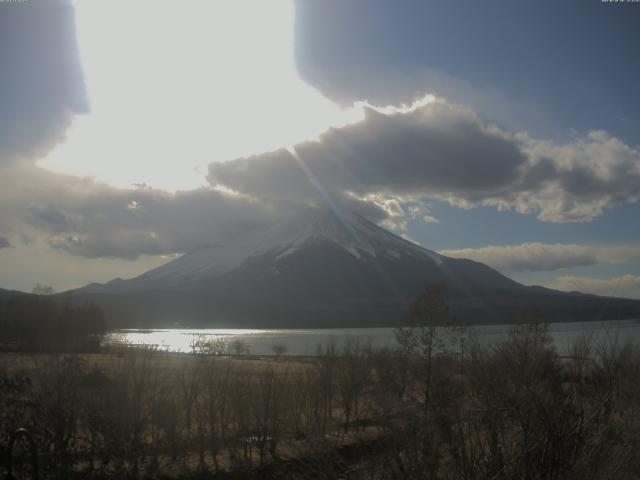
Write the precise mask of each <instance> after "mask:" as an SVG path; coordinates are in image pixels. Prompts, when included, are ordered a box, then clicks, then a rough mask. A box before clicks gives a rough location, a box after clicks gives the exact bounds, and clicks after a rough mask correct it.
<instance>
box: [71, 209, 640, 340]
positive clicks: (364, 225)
mask: <svg viewBox="0 0 640 480" xmlns="http://www.w3.org/2000/svg"><path fill="white" fill-rule="evenodd" d="M433 286H440V287H442V288H443V289H444V291H445V292H446V296H447V301H448V302H449V304H450V306H451V311H452V314H453V315H454V316H455V317H456V318H458V319H459V320H460V321H463V322H465V323H500V322H508V321H514V320H517V319H522V318H524V317H530V316H531V315H533V314H534V312H535V314H538V315H540V316H543V317H544V319H546V320H558V319H561V320H571V319H575V320H585V319H591V318H595V317H596V316H600V317H603V318H604V317H607V318H614V317H615V318H621V317H625V316H633V315H634V312H635V315H636V316H637V315H638V313H639V312H640V302H637V301H632V300H628V301H626V300H618V299H607V298H601V297H596V296H592V295H583V294H579V293H563V292H558V291H553V290H549V289H545V288H542V287H527V286H524V285H521V284H519V283H517V282H515V281H513V280H511V279H509V278H507V277H505V276H504V275H502V274H501V273H499V272H497V271H496V270H494V269H492V268H490V267H488V266H486V265H484V264H482V263H478V262H475V261H472V260H466V259H456V258H448V257H445V256H443V255H440V254H438V253H436V252H433V251H431V250H428V249H426V248H423V247H420V246H418V245H416V244H414V243H412V242H410V241H408V240H405V239H403V238H401V237H398V236H396V235H394V234H393V233H391V232H389V231H387V230H385V229H383V228H381V227H379V226H378V225H376V224H374V223H372V222H370V221H369V220H367V219H365V218H364V217H361V216H359V215H357V214H353V213H339V212H334V211H332V210H329V209H308V210H305V211H303V212H298V213H297V214H295V215H292V216H290V217H288V218H286V219H284V220H282V221H281V222H279V223H277V224H275V225H273V226H271V227H270V228H267V229H265V230H260V231H254V232H251V233H249V234H247V235H245V236H243V237H241V238H237V239H234V241H233V242H229V243H215V244H212V245H208V246H204V247H202V248H200V249H198V250H195V251H192V252H189V253H187V254H185V255H183V256H181V257H179V258H177V259H175V260H173V261H170V262H168V263H166V264H164V265H162V266H160V267H158V268H155V269H153V270H150V271H148V272H146V273H144V274H142V275H140V276H138V277H135V278H132V279H128V280H122V279H115V280H112V281H111V282H108V283H106V284H90V285H87V286H86V287H83V288H80V289H78V290H74V291H71V292H67V293H66V294H67V295H69V296H70V298H72V299H74V300H81V301H84V300H91V301H94V302H97V303H98V304H100V305H101V306H102V307H103V308H104V309H105V311H106V313H107V315H108V316H109V317H110V319H111V321H112V322H114V324H116V325H119V326H127V327H132V326H160V325H185V326H216V327H218V326H219V327H222V326H224V327H290V328H291V327H296V328H319V327H338V326H348V327H360V326H390V325H396V324H397V323H398V322H399V321H401V320H402V318H403V317H404V316H405V315H406V311H407V308H408V306H409V305H410V304H411V303H412V302H413V301H414V300H415V299H416V298H417V297H418V296H419V295H420V293H421V292H423V291H424V290H425V289H426V288H429V287H433ZM587 317H588V318H587Z"/></svg>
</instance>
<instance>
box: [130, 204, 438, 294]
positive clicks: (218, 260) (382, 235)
mask: <svg viewBox="0 0 640 480" xmlns="http://www.w3.org/2000/svg"><path fill="white" fill-rule="evenodd" d="M314 242H316V243H318V242H325V243H329V244H332V245H333V246H335V247H338V248H341V249H343V250H345V251H346V252H348V253H349V254H350V255H352V256H353V257H355V258H356V259H358V260H361V261H367V260H371V259H375V258H377V257H379V256H381V255H385V256H387V257H391V258H395V259H399V258H402V257H404V256H407V255H414V256H426V257H428V258H430V259H431V260H432V261H433V262H435V263H436V264H437V265H441V264H442V258H443V257H442V256H441V255H439V254H437V253H436V252H432V251H430V250H427V249H424V248H422V247H420V246H418V245H416V244H414V243H411V242H409V241H408V240H405V239H403V238H400V237H398V236H396V235H394V234H392V233H390V232H388V231H387V230H385V229H383V228H381V227H379V226H377V225H376V224H374V223H372V222H370V221H369V220H367V219H365V218H363V217H361V216H359V215H356V214H353V213H348V212H334V211H331V210H328V209H313V210H311V209H310V210H305V211H303V212H301V213H297V214H296V215H293V216H291V217H289V218H286V219H284V220H282V221H281V222H278V223H277V224H275V225H273V226H271V227H270V228H268V229H266V230H260V231H257V232H253V233H251V234H249V235H246V236H244V237H242V238H238V239H236V241H233V242H228V243H226V244H222V243H220V244H213V245H209V246H206V247H203V248H201V249H199V250H196V251H193V252H190V253H188V254H185V255H183V256H182V257H180V258H178V259H176V260H173V261H172V262H169V263H167V264H165V265H162V266H160V267H158V268H156V269H154V270H151V271H149V272H147V273H145V274H143V275H141V276H140V277H137V278H136V279H134V281H135V282H136V283H148V282H149V283H156V282H158V283H167V282H168V283H172V284H175V283H180V282H183V281H187V280H189V281H192V280H198V279H201V278H207V277H214V276H218V275H222V274H224V273H226V272H228V271H230V270H232V269H233V268H236V267H238V266H240V265H241V264H242V263H243V262H245V261H246V260H248V259H252V258H255V257H258V256H261V255H267V254H271V255H273V256H274V258H275V260H282V259H283V258H285V257H287V256H289V255H292V254H294V253H296V252H298V251H300V250H301V249H303V248H305V246H308V245H310V244H312V243H314Z"/></svg>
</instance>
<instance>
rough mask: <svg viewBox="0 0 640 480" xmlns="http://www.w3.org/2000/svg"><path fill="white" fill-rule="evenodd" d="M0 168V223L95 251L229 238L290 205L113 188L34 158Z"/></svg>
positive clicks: (149, 249) (157, 249)
mask: <svg viewBox="0 0 640 480" xmlns="http://www.w3.org/2000/svg"><path fill="white" fill-rule="evenodd" d="M0 174H1V175H0V186H1V187H2V188H0V228H2V229H3V230H4V231H9V232H11V233H12V234H14V235H15V236H16V238H25V239H34V238H38V239H40V240H41V241H44V242H45V243H48V244H49V245H50V246H52V247H54V248H56V249H61V250H65V251H67V252H69V253H72V254H75V255H81V256H85V257H91V258H98V257H119V258H128V259H134V258H137V257H138V256H140V255H160V254H173V253H181V252H186V251H189V250H193V249H195V248H198V247H201V246H202V245H204V244H208V243H216V242H227V241H232V240H233V239H234V238H236V237H237V236H238V235H241V234H242V233H244V232H246V231H248V230H250V229H253V228H259V227H263V226H265V225H266V224H268V223H269V222H270V221H273V220H274V219H275V218H277V216H278V215H280V214H283V213H286V211H287V209H288V208H289V207H287V206H286V205H280V206H278V208H276V207H275V206H274V205H273V204H271V203H269V202H266V201H264V200H262V201H257V200H256V199H255V198H253V197H250V196H246V195H233V194H228V193H224V192H220V191H217V190H214V189H211V188H201V189H197V190H190V191H184V192H176V193H169V192H165V191H161V190H154V189H147V190H142V189H135V190H124V189H116V188H112V187H109V186H107V185H105V184H103V183H100V182H97V181H95V180H92V179H86V178H84V179H83V178H78V177H73V176H68V175H60V174H56V173H52V172H48V171H46V170H43V169H40V168H38V167H35V166H31V165H19V166H13V167H11V168H4V169H3V170H2V171H0Z"/></svg>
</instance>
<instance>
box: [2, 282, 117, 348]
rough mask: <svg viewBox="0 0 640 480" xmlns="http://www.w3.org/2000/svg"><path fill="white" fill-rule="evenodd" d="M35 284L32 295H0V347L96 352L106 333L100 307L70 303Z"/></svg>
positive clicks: (48, 288)
mask: <svg viewBox="0 0 640 480" xmlns="http://www.w3.org/2000/svg"><path fill="white" fill-rule="evenodd" d="M53 293H54V292H53V289H52V288H51V287H48V286H42V285H40V284H38V285H36V287H35V288H34V289H33V293H32V294H26V293H17V294H15V295H12V296H10V297H8V298H6V299H2V298H0V349H1V350H5V351H7V350H11V351H22V352H25V351H39V352H42V351H66V352H68V351H74V352H89V351H97V350H99V348H100V342H101V340H102V338H103V336H104V334H105V333H106V332H107V321H106V319H105V315H104V313H103V311H102V309H101V308H100V307H98V306H97V305H95V304H93V303H90V302H82V303H79V304H72V303H71V302H70V301H69V300H68V299H66V298H56V297H54V296H53Z"/></svg>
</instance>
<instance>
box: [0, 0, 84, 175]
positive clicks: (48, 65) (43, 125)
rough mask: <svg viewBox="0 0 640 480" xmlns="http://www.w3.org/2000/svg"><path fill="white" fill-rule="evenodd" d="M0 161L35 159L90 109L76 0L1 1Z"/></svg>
mask: <svg viewBox="0 0 640 480" xmlns="http://www.w3.org/2000/svg"><path fill="white" fill-rule="evenodd" d="M0 63H1V64H2V75H0V105H2V109H1V110H0V163H7V162H15V161H18V160H28V161H32V160H34V159H36V158H38V157H40V156H42V155H43V154H45V153H46V152H47V151H48V150H49V149H50V148H51V147H52V146H53V145H55V144H56V143H57V142H59V141H60V140H61V139H62V138H63V137H64V132H65V130H66V128H67V126H68V125H69V122H70V121H71V119H72V116H73V114H75V113H79V112H84V111H86V110H87V101H86V95H85V88H84V83H83V77H82V71H81V67H80V61H79V56H78V49H77V45H76V38H75V25H74V12H73V8H72V6H71V4H70V2H67V1H62V0H30V1H27V2H2V3H0Z"/></svg>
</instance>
